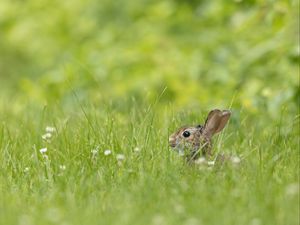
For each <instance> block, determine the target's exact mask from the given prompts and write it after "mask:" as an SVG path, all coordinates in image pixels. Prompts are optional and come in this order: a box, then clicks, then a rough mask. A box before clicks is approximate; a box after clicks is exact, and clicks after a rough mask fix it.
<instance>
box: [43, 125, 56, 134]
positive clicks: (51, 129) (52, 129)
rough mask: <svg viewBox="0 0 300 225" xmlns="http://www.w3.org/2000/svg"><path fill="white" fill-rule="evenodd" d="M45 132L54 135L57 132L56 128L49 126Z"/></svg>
mask: <svg viewBox="0 0 300 225" xmlns="http://www.w3.org/2000/svg"><path fill="white" fill-rule="evenodd" d="M45 130H46V132H47V133H54V132H55V131H56V128H55V127H50V126H47V127H46V129H45Z"/></svg>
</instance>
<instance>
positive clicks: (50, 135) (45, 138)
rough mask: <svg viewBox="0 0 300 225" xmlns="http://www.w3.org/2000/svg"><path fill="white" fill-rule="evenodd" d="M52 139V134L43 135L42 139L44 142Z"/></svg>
mask: <svg viewBox="0 0 300 225" xmlns="http://www.w3.org/2000/svg"><path fill="white" fill-rule="evenodd" d="M51 137H52V134H51V133H46V134H44V135H42V139H43V140H48V139H50V138H51Z"/></svg>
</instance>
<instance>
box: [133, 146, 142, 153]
mask: <svg viewBox="0 0 300 225" xmlns="http://www.w3.org/2000/svg"><path fill="white" fill-rule="evenodd" d="M133 151H134V152H136V153H138V152H140V151H141V149H140V148H138V147H135V148H134V149H133Z"/></svg>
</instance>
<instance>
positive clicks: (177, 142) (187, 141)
mask: <svg viewBox="0 0 300 225" xmlns="http://www.w3.org/2000/svg"><path fill="white" fill-rule="evenodd" d="M230 115H231V113H230V111H229V110H223V111H221V110H219V109H215V110H212V111H210V112H209V114H208V116H207V119H206V121H205V123H204V125H197V126H184V127H181V128H180V129H179V130H178V131H176V132H175V133H173V134H172V135H171V136H170V137H169V144H170V146H171V147H172V148H173V149H174V150H176V151H178V152H179V153H181V154H185V155H187V158H188V159H192V160H195V159H197V158H198V157H199V156H200V153H202V154H203V155H204V156H206V155H211V145H212V142H211V139H212V136H213V135H214V134H216V133H218V132H220V131H222V130H223V129H224V127H225V125H226V124H227V122H228V120H229V118H230Z"/></svg>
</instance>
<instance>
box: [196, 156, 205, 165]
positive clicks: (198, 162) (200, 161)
mask: <svg viewBox="0 0 300 225" xmlns="http://www.w3.org/2000/svg"><path fill="white" fill-rule="evenodd" d="M205 163H206V159H205V158H204V157H200V158H199V159H197V160H196V161H195V164H198V165H203V164H205Z"/></svg>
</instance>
